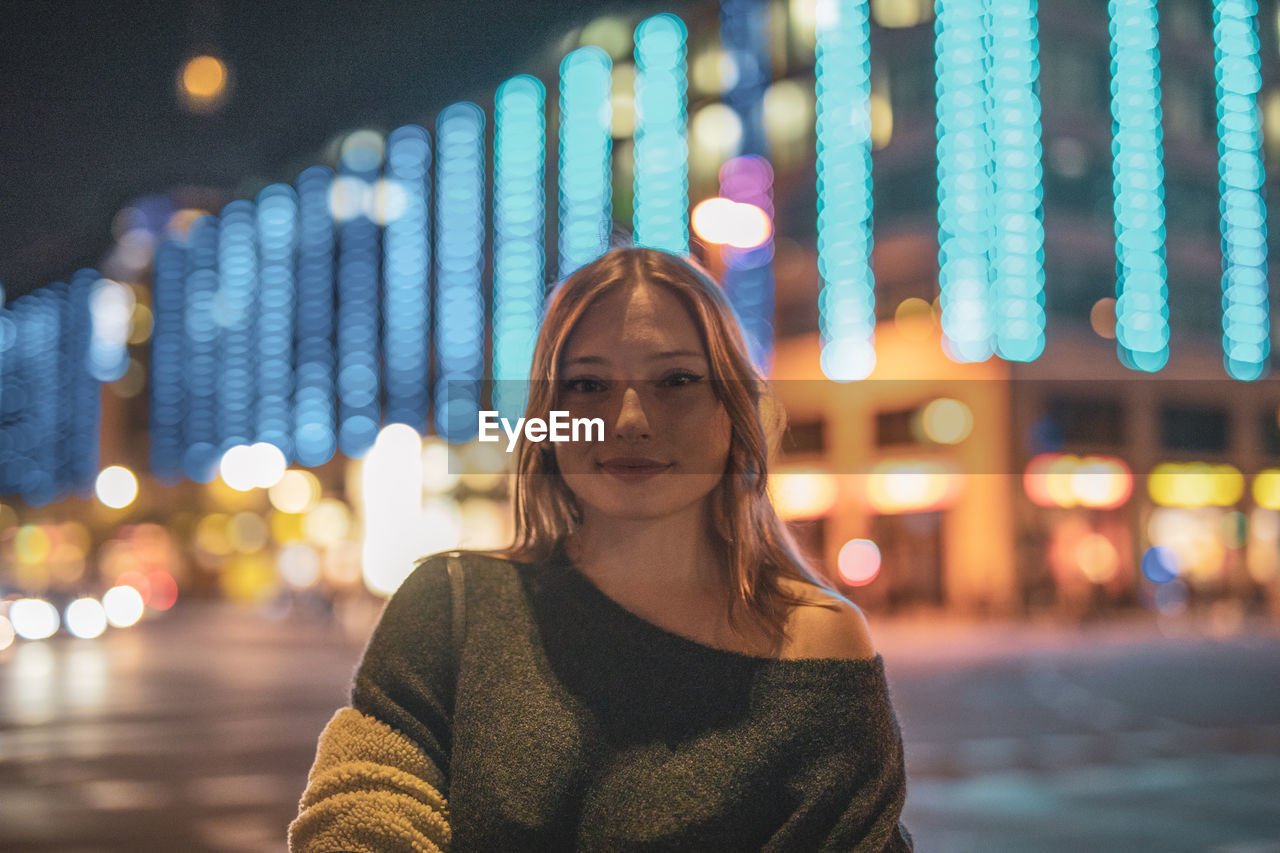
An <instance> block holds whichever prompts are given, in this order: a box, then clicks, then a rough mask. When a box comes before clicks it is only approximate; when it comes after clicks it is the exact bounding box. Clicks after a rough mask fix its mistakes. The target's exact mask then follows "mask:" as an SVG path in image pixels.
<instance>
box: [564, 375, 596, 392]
mask: <svg viewBox="0 0 1280 853" xmlns="http://www.w3.org/2000/svg"><path fill="white" fill-rule="evenodd" d="M599 384H600V383H599V382H597V381H596V380H594V379H585V378H580V379H568V380H565V381H564V382H563V383H561V385H560V387H561V388H563V389H564V390H565V391H573V392H577V393H580V394H589V393H591V392H592V391H595V390H596V388H595V386H597V385H599Z"/></svg>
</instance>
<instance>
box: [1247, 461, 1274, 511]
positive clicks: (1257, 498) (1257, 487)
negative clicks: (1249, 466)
mask: <svg viewBox="0 0 1280 853" xmlns="http://www.w3.org/2000/svg"><path fill="white" fill-rule="evenodd" d="M1253 500H1254V503H1256V504H1257V505H1258V506H1260V507H1265V508H1266V509H1280V468H1267V469H1266V470H1264V471H1259V472H1258V474H1257V476H1256V477H1254V478H1253Z"/></svg>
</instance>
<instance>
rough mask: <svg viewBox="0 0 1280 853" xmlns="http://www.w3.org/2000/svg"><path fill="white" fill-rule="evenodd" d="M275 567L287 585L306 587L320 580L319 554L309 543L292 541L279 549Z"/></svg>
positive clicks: (298, 587) (299, 587)
mask: <svg viewBox="0 0 1280 853" xmlns="http://www.w3.org/2000/svg"><path fill="white" fill-rule="evenodd" d="M276 568H277V569H279V571H280V577H282V578H284V582H285V583H287V584H288V585H289V586H291V587H293V588H294V589H307V588H309V587H313V586H315V585H316V583H317V582H318V581H319V580H320V554H319V552H317V551H316V549H315V548H312V547H311V546H310V545H306V544H303V543H301V542H294V543H292V544H290V545H286V546H284V547H283V548H281V549H280V554H279V556H278V557H277V558H276Z"/></svg>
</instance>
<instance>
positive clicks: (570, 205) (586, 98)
mask: <svg viewBox="0 0 1280 853" xmlns="http://www.w3.org/2000/svg"><path fill="white" fill-rule="evenodd" d="M629 40H630V39H628V41H629ZM611 69H612V63H611V61H610V59H609V55H608V54H607V53H605V52H604V51H603V50H601V49H600V48H598V47H583V48H579V49H578V50H575V51H573V52H572V53H570V54H569V55H568V56H566V57H565V58H564V60H563V61H561V63H560V173H559V174H560V177H559V181H560V217H559V223H560V243H559V245H560V278H562V279H563V278H565V277H567V276H568V275H569V274H570V273H572V272H573V271H574V270H576V269H578V267H581V266H583V265H585V264H588V263H590V262H591V261H593V260H595V259H596V258H598V257H600V255H602V254H604V252H605V250H607V249H608V248H609V231H610V229H611V227H612V217H611V214H610V210H611V196H612V182H611V179H610V165H609V163H610V151H611V148H612V144H613V143H612V139H611V132H610V123H611V115H610V113H611V106H610V103H611V102H610V93H611V89H612V85H613V84H612V75H611ZM633 112H634V106H633Z"/></svg>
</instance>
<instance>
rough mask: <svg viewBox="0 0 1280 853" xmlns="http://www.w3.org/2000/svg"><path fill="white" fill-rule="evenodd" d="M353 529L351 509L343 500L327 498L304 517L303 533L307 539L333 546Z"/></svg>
mask: <svg viewBox="0 0 1280 853" xmlns="http://www.w3.org/2000/svg"><path fill="white" fill-rule="evenodd" d="M350 530H351V511H350V510H349V509H347V505H346V504H344V503H343V502H342V501H339V500H335V499H333V498H326V499H325V500H322V501H320V502H319V503H317V504H316V505H315V507H314V508H313V509H312V510H311V511H310V512H308V513H307V514H306V515H305V516H303V519H302V533H303V535H304V536H305V537H306V538H307V541H309V542H313V543H315V544H317V545H325V546H328V547H332V546H334V545H337V544H338V543H339V542H343V541H345V540H346V538H347V534H348V533H349V532H350Z"/></svg>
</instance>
